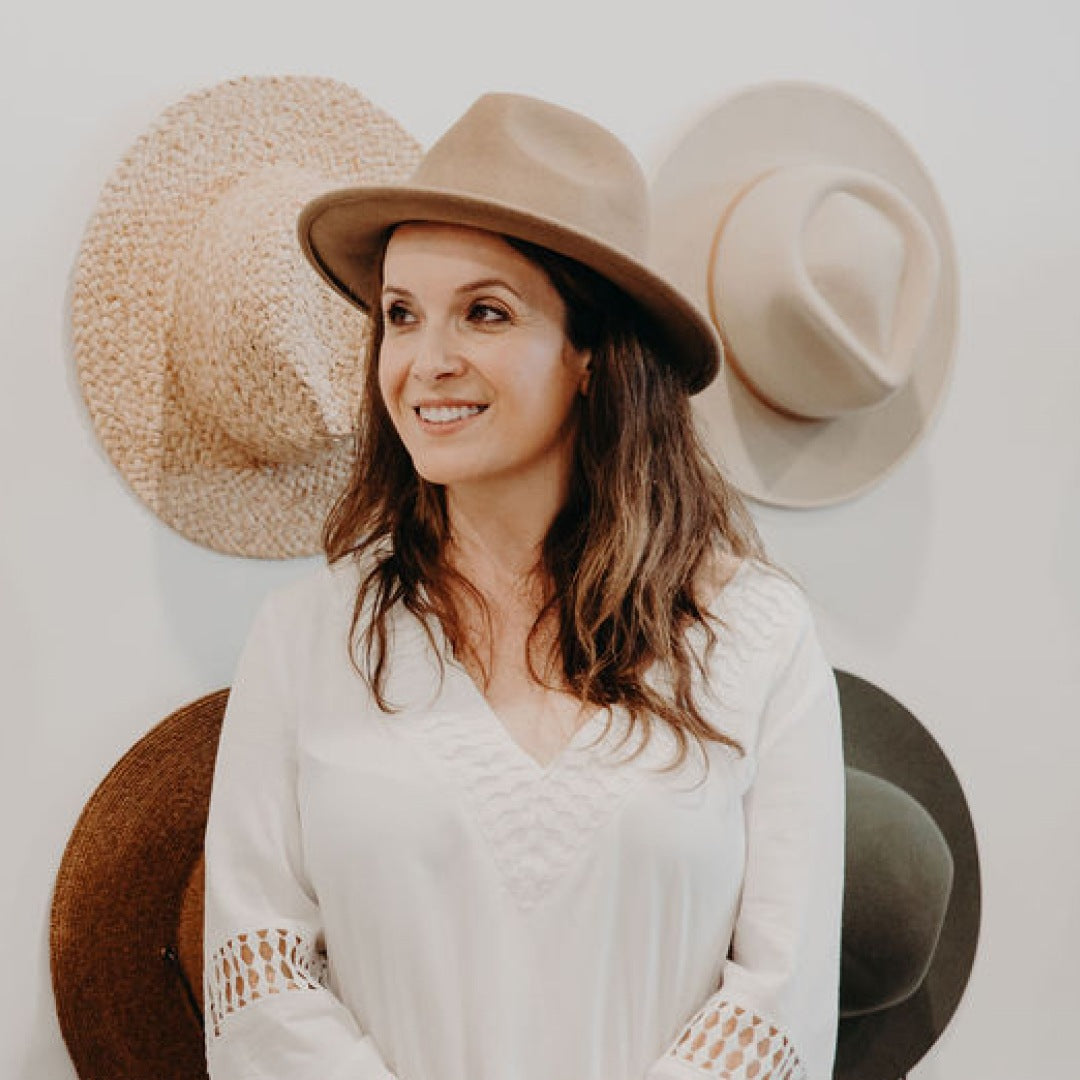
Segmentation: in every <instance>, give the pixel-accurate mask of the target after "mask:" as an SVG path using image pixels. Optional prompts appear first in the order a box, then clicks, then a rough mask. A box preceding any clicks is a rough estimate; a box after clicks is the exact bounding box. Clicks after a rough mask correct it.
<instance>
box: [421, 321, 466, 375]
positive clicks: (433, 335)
mask: <svg viewBox="0 0 1080 1080" xmlns="http://www.w3.org/2000/svg"><path fill="white" fill-rule="evenodd" d="M464 369H465V358H464V356H462V354H461V351H460V349H459V348H458V342H457V340H456V336H455V335H454V333H453V332H452V330H450V329H449V328H446V327H442V326H440V325H438V324H436V323H433V322H431V323H428V324H427V325H426V326H424V327H423V329H422V330H421V331H420V333H419V334H418V335H417V338H416V354H415V356H414V358H413V364H412V371H413V374H414V375H415V376H416V377H417V378H420V379H425V380H437V379H443V378H446V377H448V376H450V375H460V374H461V372H462V371H463V370H464Z"/></svg>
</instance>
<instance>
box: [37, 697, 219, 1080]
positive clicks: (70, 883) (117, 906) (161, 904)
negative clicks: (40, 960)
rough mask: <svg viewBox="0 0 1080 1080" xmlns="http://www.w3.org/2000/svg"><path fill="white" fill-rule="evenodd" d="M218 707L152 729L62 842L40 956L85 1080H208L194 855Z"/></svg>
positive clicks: (199, 888)
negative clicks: (47, 963)
mask: <svg viewBox="0 0 1080 1080" xmlns="http://www.w3.org/2000/svg"><path fill="white" fill-rule="evenodd" d="M227 700H228V690H218V691H216V692H215V693H212V694H207V695H206V696H205V697H202V698H200V699H199V700H197V701H193V702H192V703H191V704H189V705H186V706H184V707H183V708H181V709H178V710H177V711H176V712H174V713H172V714H171V715H170V716H168V717H166V718H165V719H164V720H162V721H161V722H160V723H159V724H157V725H156V726H155V727H154V728H152V729H151V730H150V732H148V733H147V734H146V735H145V736H143V738H141V739H140V740H139V741H138V742H137V743H136V744H135V745H134V746H133V747H132V748H131V749H130V750H129V751H128V752H127V753H126V754H125V755H124V756H123V757H122V758H121V759H120V761H119V762H118V763H117V764H116V765H115V766H114V768H113V769H112V770H111V771H110V772H109V774H108V776H106V777H105V779H104V780H103V781H102V782H101V784H100V785H99V787H98V788H97V790H96V791H95V792H94V794H93V795H92V796H91V798H90V800H89V802H88V803H87V804H86V807H85V808H84V809H83V812H82V814H81V815H80V817H79V820H78V823H77V824H76V825H75V828H74V830H73V831H72V834H71V838H70V840H69V841H68V844H67V848H66V850H65V852H64V857H63V859H62V861H61V863H60V870H59V872H58V874H57V877H56V888H55V892H54V894H53V902H52V920H51V932H50V941H49V945H50V952H51V959H52V982H53V993H54V996H55V999H56V1012H57V1016H58V1017H59V1020H60V1030H61V1032H62V1033H63V1036H64V1041H65V1042H66V1043H67V1048H68V1052H69V1053H70V1055H71V1059H72V1061H73V1062H74V1064H75V1069H76V1072H77V1073H78V1074H79V1076H80V1077H81V1078H82V1080H149V1078H151V1077H152V1078H153V1080H205V1077H206V1058H205V1053H204V1049H203V1046H204V1043H203V1035H202V930H203V928H202V921H203V885H202V850H203V833H204V831H205V827H206V817H207V813H208V810H209V805H210V783H211V780H212V777H213V771H214V759H215V757H216V755H217V744H218V737H219V735H220V733H221V721H222V717H223V716H224V713H225V704H226V702H227Z"/></svg>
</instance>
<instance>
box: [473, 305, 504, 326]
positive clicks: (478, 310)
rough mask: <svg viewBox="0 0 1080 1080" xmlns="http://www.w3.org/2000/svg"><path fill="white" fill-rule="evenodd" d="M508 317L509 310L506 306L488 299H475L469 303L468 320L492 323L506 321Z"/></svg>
mask: <svg viewBox="0 0 1080 1080" xmlns="http://www.w3.org/2000/svg"><path fill="white" fill-rule="evenodd" d="M509 318H510V312H509V311H507V310H506V308H504V307H503V306H502V305H501V304H493V303H491V301H490V300H476V301H475V302H473V303H472V304H470V305H469V321H470V322H475V323H487V324H494V323H500V322H506V321H507V320H508V319H509Z"/></svg>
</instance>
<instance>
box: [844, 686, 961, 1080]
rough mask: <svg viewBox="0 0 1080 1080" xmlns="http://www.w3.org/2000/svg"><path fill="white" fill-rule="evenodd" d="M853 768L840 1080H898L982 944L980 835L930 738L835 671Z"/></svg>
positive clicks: (937, 1028) (933, 1037) (941, 1025)
mask: <svg viewBox="0 0 1080 1080" xmlns="http://www.w3.org/2000/svg"><path fill="white" fill-rule="evenodd" d="M836 675H837V685H838V688H839V691H840V709H841V714H842V717H843V729H844V757H845V764H846V766H847V846H846V857H845V863H846V867H847V877H846V881H845V886H844V917H843V931H842V935H841V976H840V1030H839V1036H838V1039H837V1049H836V1064H835V1068H834V1072H833V1077H834V1080H900V1078H901V1077H903V1076H905V1075H906V1074H907V1072H908V1070H909V1069H910V1068H912V1066H914V1065H915V1064H916V1063H917V1062H918V1061H919V1060H920V1059H922V1058H923V1056H924V1055H925V1054H926V1053H927V1051H928V1050H929V1049H930V1048H931V1047H932V1046H933V1044H934V1043H935V1042H936V1041H937V1039H938V1037H939V1036H940V1035H941V1033H942V1032H943V1031H944V1030H945V1028H946V1026H947V1025H948V1023H949V1021H950V1020H951V1019H952V1016H953V1014H954V1013H955V1011H956V1008H957V1006H958V1005H959V1003H960V998H961V996H962V995H963V993H964V988H965V987H966V986H967V982H968V976H969V975H970V973H971V967H972V964H973V962H974V959H975V949H976V945H977V943H978V938H979V922H980V912H981V895H982V894H981V886H980V878H979V857H978V850H977V847H976V840H975V829H974V826H973V824H972V820H971V813H970V811H969V809H968V805H967V800H966V799H965V797H964V792H963V789H962V788H961V786H960V781H959V779H958V777H957V775H956V772H955V771H954V770H953V767H952V766H951V765H950V764H949V761H948V759H947V758H946V756H945V754H944V753H943V751H942V750H941V747H940V746H938V744H937V742H936V741H935V740H934V738H933V736H932V735H931V734H930V732H929V731H928V730H927V729H926V728H925V727H924V726H923V725H922V724H921V723H920V722H919V721H918V720H917V719H916V718H915V717H914V716H913V715H912V714H911V712H909V711H908V710H907V709H906V708H905V707H904V706H903V705H901V704H900V702H898V701H897V700H896V699H895V698H893V697H891V696H890V695H889V694H887V693H886V692H885V691H884V690H882V689H881V688H880V687H877V686H875V685H874V684H873V683H871V682H868V681H866V680H865V679H861V678H859V677H858V676H856V675H852V674H849V673H848V672H844V671H838V672H837V673H836Z"/></svg>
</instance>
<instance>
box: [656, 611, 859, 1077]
mask: <svg viewBox="0 0 1080 1080" xmlns="http://www.w3.org/2000/svg"><path fill="white" fill-rule="evenodd" d="M797 612H798V617H797V618H796V619H795V620H794V622H793V624H792V626H791V627H790V628H789V632H788V634H787V635H786V637H787V641H788V644H787V645H786V646H785V648H784V649H783V650H782V652H781V653H780V655H779V658H778V661H777V671H776V676H775V679H774V680H773V682H772V687H771V691H770V692H769V694H768V697H767V699H766V701H765V704H764V708H763V711H762V713H761V721H760V725H759V730H758V737H757V743H756V746H755V747H753V748H752V749H753V752H754V754H755V756H756V771H755V773H754V776H753V780H752V782H751V784H750V786H749V788H748V790H747V792H746V794H745V796H744V816H745V830H746V865H745V872H744V878H743V884H742V892H741V897H740V902H739V907H738V911H737V914H736V919H735V924H734V929H733V934H732V940H731V948H730V952H729V955H728V957H727V959H726V962H725V964H724V967H723V975H722V979H721V983H720V985H719V987H718V988H717V989H716V991H715V992H714V993H712V995H711V996H710V997H709V998H708V1000H707V1001H705V1002H704V1003H703V1004H702V1005H701V1007H700V1008H699V1009H698V1011H697V1012H696V1013H695V1014H694V1015H693V1016H692V1017H691V1019H690V1020H689V1021H688V1023H687V1024H686V1026H685V1027H684V1028H683V1030H682V1031H681V1032H680V1033H679V1035H678V1036H677V1037H676V1038H675V1040H674V1041H673V1042H672V1044H671V1045H670V1047H669V1048H668V1050H667V1051H666V1052H665V1053H664V1055H663V1056H662V1057H661V1058H660V1059H659V1060H658V1061H657V1062H655V1063H654V1064H653V1065H652V1066H651V1068H650V1070H649V1072H648V1074H647V1076H648V1080H677V1078H682V1080H690V1078H692V1077H703V1076H709V1077H715V1078H721V1080H829V1078H830V1077H831V1075H832V1065H833V1055H834V1051H835V1043H836V1025H837V1006H838V992H839V968H840V959H839V958H840V921H841V909H842V903H843V858H844V773H843V751H842V743H841V737H840V722H839V719H840V714H839V704H838V699H837V693H836V683H835V679H834V677H833V673H832V669H831V667H830V665H829V664H828V662H827V661H826V659H825V657H824V655H823V653H822V651H821V648H820V646H819V644H818V641H817V637H816V634H815V632H814V628H813V623H812V620H811V618H810V613H809V609H808V607H807V606H806V605H805V602H804V601H802V600H801V598H800V602H799V605H798V608H797Z"/></svg>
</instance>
